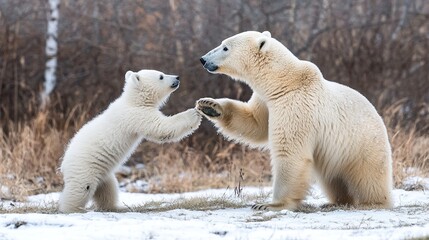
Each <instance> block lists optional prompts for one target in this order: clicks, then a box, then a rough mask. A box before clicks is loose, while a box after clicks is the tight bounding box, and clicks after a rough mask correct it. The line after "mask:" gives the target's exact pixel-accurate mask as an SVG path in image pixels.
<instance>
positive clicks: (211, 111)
mask: <svg viewBox="0 0 429 240" xmlns="http://www.w3.org/2000/svg"><path fill="white" fill-rule="evenodd" d="M200 110H201V111H202V112H203V113H204V114H205V115H207V116H209V117H219V116H220V113H218V112H217V111H216V110H214V109H213V108H211V107H201V108H200Z"/></svg>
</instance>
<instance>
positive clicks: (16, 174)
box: [0, 107, 429, 200]
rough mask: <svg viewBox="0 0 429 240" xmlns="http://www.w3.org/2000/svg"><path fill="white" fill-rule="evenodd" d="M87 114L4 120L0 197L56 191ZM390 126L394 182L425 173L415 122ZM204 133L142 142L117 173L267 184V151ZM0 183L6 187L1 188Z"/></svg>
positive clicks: (428, 163) (161, 184)
mask: <svg viewBox="0 0 429 240" xmlns="http://www.w3.org/2000/svg"><path fill="white" fill-rule="evenodd" d="M383 115H384V117H385V119H387V120H389V117H391V116H392V115H391V113H389V112H387V113H384V114H383ZM89 118H90V114H89V113H88V111H86V110H85V109H83V108H81V107H76V108H74V109H72V110H71V111H70V112H69V113H67V114H65V115H58V114H55V112H52V111H46V112H40V113H39V114H37V116H36V117H35V118H34V119H33V120H30V121H28V122H27V123H8V124H9V125H8V128H7V129H8V132H7V133H6V132H4V131H3V130H1V129H0V159H1V164H0V198H1V199H17V200H22V199H23V198H24V197H25V196H27V195H33V194H37V193H47V192H52V191H60V190H61V187H62V178H61V175H60V174H59V173H58V171H57V169H58V167H59V164H60V158H61V156H62V154H63V152H64V148H65V146H66V144H67V141H68V140H69V139H70V137H71V136H72V134H73V133H74V132H75V131H76V130H77V129H78V128H80V127H81V126H82V124H84V123H85V122H86V121H87V119H89ZM386 122H388V123H389V121H386ZM396 126H397V127H394V128H390V129H389V135H390V140H391V143H392V150H393V157H394V162H393V169H394V182H395V186H396V187H403V186H402V181H403V179H404V178H406V177H407V176H410V175H420V176H428V175H429V137H428V136H424V135H422V134H420V133H419V130H418V129H417V128H415V127H414V128H408V130H407V128H404V127H400V125H399V124H397V125H396ZM205 136H206V135H205V134H204V133H203V132H202V131H198V132H197V133H196V134H194V135H193V136H191V137H189V138H187V139H185V140H184V141H182V142H180V143H176V144H165V145H159V144H154V143H150V142H144V143H143V144H141V146H140V147H139V149H138V150H137V152H136V153H135V154H134V155H133V156H132V158H131V159H130V161H129V163H128V164H129V165H130V166H134V165H136V164H137V163H143V164H144V168H132V171H131V173H129V174H125V175H123V174H118V175H117V176H118V178H119V179H120V180H121V179H124V178H126V179H127V180H128V181H131V182H135V181H137V180H145V181H147V182H148V186H149V187H148V189H147V190H146V191H147V192H150V193H171V192H186V191H195V190H200V189H206V188H225V187H228V188H230V189H236V190H237V193H239V192H240V189H241V187H242V186H250V185H252V186H262V185H269V183H270V180H271V171H270V163H269V162H270V161H269V156H268V153H267V152H261V151H259V150H250V149H248V148H246V147H244V146H241V145H238V144H235V143H231V142H228V141H225V140H223V138H222V137H221V136H215V137H211V138H209V139H206V137H205ZM5 187H7V188H8V189H9V191H4V189H5ZM130 191H131V192H132V191H135V192H138V191H141V190H140V189H134V190H133V189H130Z"/></svg>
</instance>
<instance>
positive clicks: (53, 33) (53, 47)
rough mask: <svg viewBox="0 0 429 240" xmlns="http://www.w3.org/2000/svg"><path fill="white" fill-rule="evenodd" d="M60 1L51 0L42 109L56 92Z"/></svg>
mask: <svg viewBox="0 0 429 240" xmlns="http://www.w3.org/2000/svg"><path fill="white" fill-rule="evenodd" d="M59 8H60V0H49V14H48V27H47V37H46V48H45V53H46V58H47V61H46V67H45V82H44V84H43V86H44V89H43V91H42V92H41V94H40V98H41V108H42V109H44V108H45V107H46V105H47V104H48V103H49V94H50V93H51V92H52V90H54V88H55V85H56V82H57V78H56V75H55V72H56V70H57V52H58V42H57V38H58V18H59Z"/></svg>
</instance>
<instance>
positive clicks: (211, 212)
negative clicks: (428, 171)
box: [0, 179, 429, 240]
mask: <svg viewBox="0 0 429 240" xmlns="http://www.w3.org/2000/svg"><path fill="white" fill-rule="evenodd" d="M425 181H426V184H424V188H425V189H426V190H420V191H404V190H399V189H397V190H394V201H395V204H394V208H393V209H391V210H350V209H349V210H344V209H323V208H321V207H320V206H321V205H323V204H325V203H327V199H326V198H325V197H324V195H323V193H322V192H321V191H320V190H319V189H318V188H317V187H314V188H313V189H312V190H311V193H310V196H309V197H308V199H307V200H306V201H305V203H306V204H308V205H309V206H308V207H307V208H306V210H303V211H301V212H292V211H287V210H284V211H281V212H258V211H252V210H251V209H250V206H251V205H252V204H253V203H255V201H261V200H262V201H264V200H269V199H270V194H269V193H270V188H253V187H245V188H244V189H243V191H242V193H241V197H237V196H236V194H235V193H234V191H233V190H227V189H216V190H205V191H200V192H191V193H183V194H139V193H125V192H123V193H121V195H120V198H121V201H123V202H124V203H125V205H126V206H129V207H130V209H133V210H135V209H136V208H133V206H137V205H141V204H144V203H147V202H150V203H152V205H150V204H149V205H147V206H148V211H142V210H139V211H138V212H124V213H101V212H92V211H91V212H88V213H85V214H68V215H67V214H41V213H26V214H16V213H11V214H1V215H0V239H341V240H344V239H413V238H420V237H429V193H428V192H427V190H428V188H427V187H428V185H429V181H427V179H426V180H425ZM58 196H59V194H58V193H52V194H47V195H37V196H32V197H30V198H29V201H28V202H27V203H10V202H3V203H2V204H3V206H2V209H3V211H5V209H9V210H12V211H13V210H14V209H18V208H19V207H21V209H22V207H24V206H26V207H28V206H32V205H33V206H38V207H42V208H43V206H44V207H46V206H52V207H56V201H57V199H58ZM213 199H215V200H216V201H220V200H221V201H225V202H228V203H229V204H230V205H231V206H232V207H225V208H220V207H219V206H213V207H208V208H207V206H205V207H201V206H200V207H198V205H195V207H194V208H190V207H189V205H186V204H185V205H183V204H184V203H186V202H187V201H191V202H192V201H197V202H198V201H204V200H206V202H207V201H210V200H213ZM216 201H215V202H216ZM155 203H159V205H157V204H155ZM169 203H176V205H175V206H176V207H177V208H165V206H168V204H169ZM181 204H182V205H181ZM234 204H236V205H234ZM12 205H13V206H12ZM203 205H204V204H203ZM163 206H164V207H163ZM180 206H187V207H184V208H187V209H184V208H181V207H180ZM30 209H31V208H30ZM202 209H204V210H202Z"/></svg>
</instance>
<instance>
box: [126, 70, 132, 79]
mask: <svg viewBox="0 0 429 240" xmlns="http://www.w3.org/2000/svg"><path fill="white" fill-rule="evenodd" d="M133 73H134V72H133V71H127V73H125V80H126V79H129V78H130V77H131V76H132V75H133Z"/></svg>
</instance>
